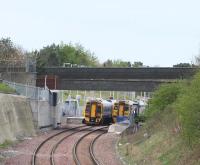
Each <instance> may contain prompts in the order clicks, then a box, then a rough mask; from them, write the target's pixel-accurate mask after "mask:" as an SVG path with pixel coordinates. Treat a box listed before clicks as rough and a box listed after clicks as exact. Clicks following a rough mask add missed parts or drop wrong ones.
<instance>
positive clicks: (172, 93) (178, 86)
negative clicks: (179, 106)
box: [145, 82, 183, 118]
mask: <svg viewBox="0 0 200 165" xmlns="http://www.w3.org/2000/svg"><path fill="white" fill-rule="evenodd" d="M182 89H183V83H181V82H177V83H171V84H162V85H161V86H160V87H159V89H158V90H156V91H155V93H154V94H153V98H152V99H151V100H150V101H149V104H148V107H147V110H146V111H145V116H146V117H147V118H150V117H153V115H155V114H156V113H160V112H162V111H163V110H164V109H165V108H166V107H167V106H169V105H171V104H172V103H174V102H175V101H176V99H177V97H178V95H179V94H180V93H181V92H182Z"/></svg>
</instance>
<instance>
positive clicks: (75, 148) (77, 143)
mask: <svg viewBox="0 0 200 165" xmlns="http://www.w3.org/2000/svg"><path fill="white" fill-rule="evenodd" d="M107 127H108V126H104V127H101V128H98V129H95V130H92V131H90V132H88V133H86V134H85V135H83V136H81V137H80V138H79V139H78V140H77V142H76V143H75V145H74V147H73V158H74V161H75V164H76V165H81V162H80V160H79V159H78V156H77V148H78V145H79V143H80V142H81V141H82V140H83V139H84V138H85V137H86V136H88V135H89V134H92V133H94V132H96V131H99V130H101V129H104V128H107Z"/></svg>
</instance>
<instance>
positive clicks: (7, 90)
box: [0, 83, 15, 93]
mask: <svg viewBox="0 0 200 165" xmlns="http://www.w3.org/2000/svg"><path fill="white" fill-rule="evenodd" d="M0 92H1V93H15V90H14V89H12V88H10V87H9V86H8V85H6V84H3V83H0Z"/></svg>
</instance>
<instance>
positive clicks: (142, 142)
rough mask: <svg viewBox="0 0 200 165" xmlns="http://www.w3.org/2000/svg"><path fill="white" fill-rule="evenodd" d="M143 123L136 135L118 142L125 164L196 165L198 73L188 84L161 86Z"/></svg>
mask: <svg viewBox="0 0 200 165" xmlns="http://www.w3.org/2000/svg"><path fill="white" fill-rule="evenodd" d="M145 119H146V122H145V124H144V125H143V127H142V128H141V129H140V130H139V132H137V133H136V134H134V135H132V134H131V135H127V136H126V138H125V137H123V138H122V140H121V142H120V146H119V151H120V153H121V155H122V156H123V157H124V160H125V161H126V162H127V163H128V164H154V165H157V164H165V165H177V164H181V165H182V164H183V165H196V164H200V158H199V154H200V149H199V148H200V73H197V74H196V76H195V77H194V78H193V79H192V80H191V81H189V80H188V81H179V82H177V83H173V84H167V85H161V86H160V88H159V89H158V90H157V91H156V92H155V93H154V95H153V98H152V99H151V100H150V101H149V105H148V107H147V110H146V111H145ZM127 144H128V145H127Z"/></svg>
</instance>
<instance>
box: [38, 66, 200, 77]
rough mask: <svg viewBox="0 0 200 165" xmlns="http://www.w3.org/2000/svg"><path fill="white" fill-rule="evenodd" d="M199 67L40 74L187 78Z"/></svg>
mask: <svg viewBox="0 0 200 165" xmlns="http://www.w3.org/2000/svg"><path fill="white" fill-rule="evenodd" d="M197 70H199V68H170V67H154V68H152V67H146V68H64V67H58V68H45V70H44V71H43V72H42V73H40V74H41V75H57V76H59V77H62V78H65V79H187V78H190V77H191V76H193V75H194V74H195V73H196V71H197Z"/></svg>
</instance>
